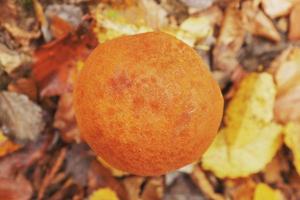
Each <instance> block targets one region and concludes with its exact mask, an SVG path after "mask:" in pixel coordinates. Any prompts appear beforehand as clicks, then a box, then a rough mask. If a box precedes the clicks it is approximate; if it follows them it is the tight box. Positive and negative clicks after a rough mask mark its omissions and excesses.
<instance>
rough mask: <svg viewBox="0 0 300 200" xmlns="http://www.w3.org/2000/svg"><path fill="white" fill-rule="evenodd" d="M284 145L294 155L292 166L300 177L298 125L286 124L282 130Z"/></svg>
mask: <svg viewBox="0 0 300 200" xmlns="http://www.w3.org/2000/svg"><path fill="white" fill-rule="evenodd" d="M283 133H284V143H285V144H286V145H287V146H288V147H289V148H290V149H291V151H292V152H293V155H294V161H293V163H294V166H295V168H296V170H297V173H298V174H299V175H300V124H297V123H288V124H287V125H286V127H285V128H284V131H283Z"/></svg>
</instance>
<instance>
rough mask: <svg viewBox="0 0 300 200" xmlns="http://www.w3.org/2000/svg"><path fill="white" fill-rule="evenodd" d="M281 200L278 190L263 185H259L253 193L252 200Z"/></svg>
mask: <svg viewBox="0 0 300 200" xmlns="http://www.w3.org/2000/svg"><path fill="white" fill-rule="evenodd" d="M266 199H268V200H283V199H284V197H283V196H282V194H281V192H280V191H279V190H274V189H272V188H271V187H270V186H268V185H267V184H264V183H259V184H258V185H257V186H256V188H255V192H254V198H253V200H266Z"/></svg>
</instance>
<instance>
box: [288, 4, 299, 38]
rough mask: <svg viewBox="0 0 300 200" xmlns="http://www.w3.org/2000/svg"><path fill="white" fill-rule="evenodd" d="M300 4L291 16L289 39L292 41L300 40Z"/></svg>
mask: <svg viewBox="0 0 300 200" xmlns="http://www.w3.org/2000/svg"><path fill="white" fill-rule="evenodd" d="M299 21H300V3H298V4H296V5H295V7H294V8H293V9H292V12H291V14H290V28H289V36H288V37H289V39H290V40H292V41H295V40H300V26H299Z"/></svg>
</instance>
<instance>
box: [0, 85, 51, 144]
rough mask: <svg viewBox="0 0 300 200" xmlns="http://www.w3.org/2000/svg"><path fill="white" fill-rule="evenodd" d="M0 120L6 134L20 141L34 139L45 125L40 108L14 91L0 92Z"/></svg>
mask: <svg viewBox="0 0 300 200" xmlns="http://www.w3.org/2000/svg"><path fill="white" fill-rule="evenodd" d="M0 122H1V124H2V128H3V131H4V132H5V133H6V134H9V135H11V136H12V137H15V138H16V139H18V140H20V141H27V140H36V139H37V138H38V136H39V134H40V133H41V132H42V131H43V129H44V127H45V122H44V119H43V115H42V109H41V108H40V107H39V106H38V105H36V104H35V103H33V102H32V101H30V100H29V99H28V97H27V96H25V95H22V94H17V93H14V92H5V91H4V92H1V93H0Z"/></svg>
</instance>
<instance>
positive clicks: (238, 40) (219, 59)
mask: <svg viewBox="0 0 300 200" xmlns="http://www.w3.org/2000/svg"><path fill="white" fill-rule="evenodd" d="M244 35H245V30H244V26H243V20H242V12H241V10H239V9H238V8H237V6H236V3H235V2H232V3H230V5H228V7H227V8H226V11H225V16H224V19H223V22H222V26H221V31H220V35H219V37H218V39H217V43H216V46H215V47H214V49H213V66H214V68H215V69H219V70H222V71H227V72H228V73H231V72H232V71H233V70H234V69H235V68H236V67H238V66H239V63H238V61H237V53H238V52H239V50H240V48H241V46H242V44H243V42H244Z"/></svg>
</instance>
